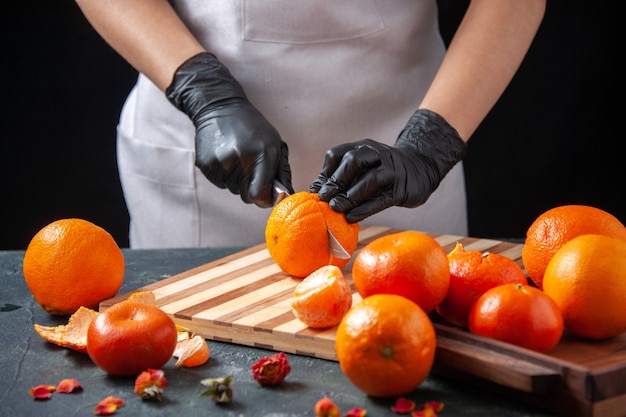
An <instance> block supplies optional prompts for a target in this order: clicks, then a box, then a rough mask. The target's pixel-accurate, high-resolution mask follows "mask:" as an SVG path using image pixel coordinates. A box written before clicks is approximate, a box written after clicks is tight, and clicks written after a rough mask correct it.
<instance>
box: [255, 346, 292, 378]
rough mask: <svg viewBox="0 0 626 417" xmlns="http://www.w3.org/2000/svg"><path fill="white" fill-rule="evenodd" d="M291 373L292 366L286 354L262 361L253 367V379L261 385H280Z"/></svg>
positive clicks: (281, 353)
mask: <svg viewBox="0 0 626 417" xmlns="http://www.w3.org/2000/svg"><path fill="white" fill-rule="evenodd" d="M289 372H291V366H290V365H289V361H288V360H287V355H285V352H280V353H277V354H275V355H274V356H270V357H265V358H262V359H260V360H259V361H258V362H256V363H255V364H254V365H252V378H254V380H255V381H257V382H258V383H259V384H261V385H263V386H265V385H278V384H280V383H281V382H283V380H284V379H285V377H286V376H287V374H289Z"/></svg>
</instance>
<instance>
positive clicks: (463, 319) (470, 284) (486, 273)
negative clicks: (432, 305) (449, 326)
mask: <svg viewBox="0 0 626 417" xmlns="http://www.w3.org/2000/svg"><path fill="white" fill-rule="evenodd" d="M448 262H449V264H450V287H449V288H448V292H447V294H446V297H445V298H444V300H443V301H442V302H441V303H439V305H438V306H437V308H436V310H437V313H439V315H440V316H441V317H442V318H444V319H445V320H446V321H448V322H450V323H453V324H456V325H457V326H461V327H467V326H468V322H467V319H468V317H469V312H470V310H471V308H472V305H473V304H474V302H476V300H477V299H478V297H480V296H481V295H482V294H483V293H484V292H485V291H487V290H488V289H490V288H493V287H496V286H498V285H502V284H507V283H520V284H528V279H527V278H526V274H524V270H523V269H522V267H521V266H519V265H518V264H517V262H515V261H514V260H512V259H511V258H508V257H506V256H504V255H501V254H499V253H491V252H481V251H478V250H470V251H466V250H465V247H464V246H463V244H462V243H457V244H456V246H455V247H454V249H453V250H452V251H450V253H449V254H448Z"/></svg>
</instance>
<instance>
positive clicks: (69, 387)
mask: <svg viewBox="0 0 626 417" xmlns="http://www.w3.org/2000/svg"><path fill="white" fill-rule="evenodd" d="M82 389H83V387H82V385H80V382H78V381H77V380H75V379H71V378H67V379H64V380H63V381H61V382H59V385H58V386H57V392H61V393H64V394H69V393H71V392H74V391H81V390H82Z"/></svg>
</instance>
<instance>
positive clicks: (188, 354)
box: [173, 332, 211, 368]
mask: <svg viewBox="0 0 626 417" xmlns="http://www.w3.org/2000/svg"><path fill="white" fill-rule="evenodd" d="M181 333H187V337H184V335H182V336H181ZM173 356H174V357H175V358H176V359H177V360H176V363H175V364H174V367H175V368H179V367H181V366H184V367H186V368H191V367H194V366H200V365H204V364H205V363H206V362H207V361H208V360H209V358H210V357H211V351H210V349H209V344H208V343H207V341H206V340H205V339H204V337H202V336H200V335H191V334H189V333H188V332H179V339H178V342H177V343H176V348H175V349H174V354H173Z"/></svg>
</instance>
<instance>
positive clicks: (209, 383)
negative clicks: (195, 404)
mask: <svg viewBox="0 0 626 417" xmlns="http://www.w3.org/2000/svg"><path fill="white" fill-rule="evenodd" d="M233 380H234V377H233V376H232V375H227V376H225V377H221V378H207V379H203V380H202V381H200V383H201V384H202V385H204V386H205V387H209V389H207V390H205V391H203V392H202V393H200V395H202V396H209V397H211V399H212V400H213V401H215V402H216V403H218V404H224V403H229V402H231V401H232V400H233V388H232V385H231V384H232V382H233Z"/></svg>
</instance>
